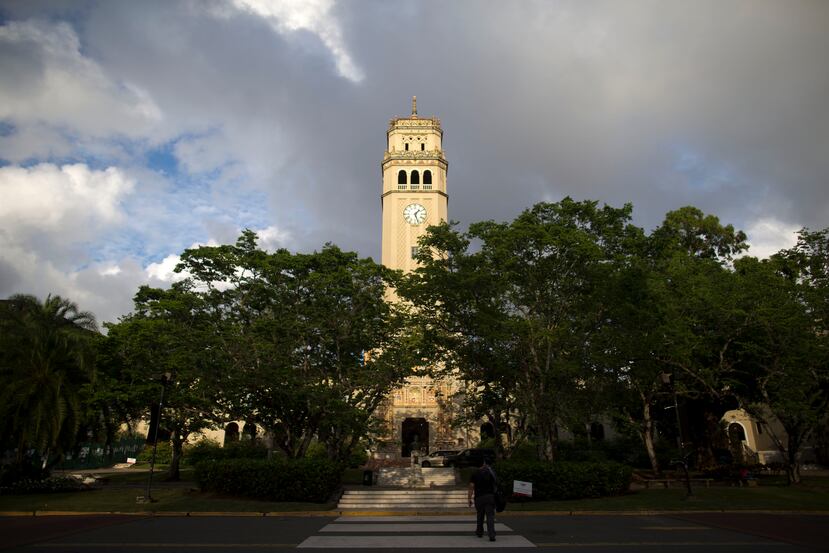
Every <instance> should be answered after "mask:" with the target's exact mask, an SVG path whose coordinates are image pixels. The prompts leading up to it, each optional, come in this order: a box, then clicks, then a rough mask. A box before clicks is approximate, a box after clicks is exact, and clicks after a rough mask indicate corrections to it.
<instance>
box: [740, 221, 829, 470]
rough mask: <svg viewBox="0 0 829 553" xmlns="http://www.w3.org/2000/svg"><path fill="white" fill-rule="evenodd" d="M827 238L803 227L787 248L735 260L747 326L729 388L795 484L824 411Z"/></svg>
mask: <svg viewBox="0 0 829 553" xmlns="http://www.w3.org/2000/svg"><path fill="white" fill-rule="evenodd" d="M826 237H827V232H826V231H821V232H817V233H814V232H809V231H802V232H801V233H800V239H799V240H798V244H797V245H796V246H795V247H794V248H792V249H789V250H784V251H782V252H779V253H778V254H776V255H774V256H773V257H772V259H770V260H764V261H758V260H757V259H755V258H744V259H741V260H739V261H738V262H737V263H736V264H735V268H736V275H737V278H738V279H739V286H738V290H739V296H738V297H739V301H740V302H741V303H742V304H743V306H744V308H745V309H746V312H747V313H748V314H749V320H750V324H749V325H748V326H747V328H746V329H745V332H744V333H743V335H742V336H740V339H739V343H738V346H739V350H738V352H737V353H736V354H735V355H734V357H735V363H734V366H735V371H734V377H733V379H732V387H733V390H734V391H735V393H736V394H738V396H739V397H740V399H741V400H742V401H741V403H742V406H743V407H744V408H745V409H746V410H747V411H748V412H749V413H750V414H751V415H752V416H753V417H754V418H755V419H756V420H757V421H758V422H759V423H760V424H762V425H763V427H764V428H765V429H767V431H768V434H769V436H771V438H772V440H773V441H774V443H775V445H776V447H777V449H778V450H779V451H780V452H781V454H782V455H783V456H784V459H785V462H786V474H787V477H788V481H789V483H791V484H797V483H799V482H800V465H801V459H802V453H803V448H804V446H805V445H806V444H808V443H809V442H810V441H812V440H813V439H814V438H815V437H816V434H817V433H818V432H819V431H820V430H821V429H822V428H825V426H826V423H827V412H829V334H827V327H826V324H827V323H826V319H825V313H826V311H825V308H826V305H827V296H826V290H827V288H826V275H827V273H826V268H827V267H829V263H827V251H829V249H827V240H826ZM775 423H779V424H780V426H782V427H783V429H784V430H785V436H784V435H782V434H779V433H778V432H777V431H776V428H777V425H776V424H775Z"/></svg>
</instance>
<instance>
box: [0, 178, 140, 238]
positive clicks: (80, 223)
mask: <svg viewBox="0 0 829 553" xmlns="http://www.w3.org/2000/svg"><path fill="white" fill-rule="evenodd" d="M133 187H134V183H133V182H132V181H131V180H130V179H129V178H127V177H126V176H125V175H124V174H123V173H122V172H121V171H120V170H119V169H117V168H115V167H110V168H108V169H105V170H101V171H99V170H92V169H90V168H89V167H88V166H86V165H84V164H81V163H77V164H73V165H64V166H62V167H58V166H56V165H53V164H51V163H42V164H39V165H35V166H33V167H29V168H26V167H17V166H7V167H2V168H0V196H2V197H3V202H2V203H0V228H2V229H3V230H4V231H5V232H6V233H7V234H13V233H15V232H17V231H19V230H21V228H37V229H38V230H39V231H42V232H50V233H55V234H56V236H55V238H59V237H60V236H63V237H66V236H72V237H75V238H78V237H86V236H89V235H90V234H91V233H93V232H95V230H96V229H98V228H100V227H101V226H103V225H108V224H114V223H117V222H119V221H120V220H122V219H123V216H124V214H123V211H122V209H121V204H122V202H123V199H124V196H126V195H128V194H129V193H131V192H132V190H133Z"/></svg>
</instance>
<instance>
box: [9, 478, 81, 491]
mask: <svg viewBox="0 0 829 553" xmlns="http://www.w3.org/2000/svg"><path fill="white" fill-rule="evenodd" d="M85 489H89V488H88V487H87V486H84V484H83V483H82V482H81V481H80V480H78V479H77V478H72V477H70V476H52V477H50V478H43V479H31V478H24V479H23V480H18V481H16V482H12V483H10V484H8V485H6V486H3V487H2V488H0V493H2V494H4V495H8V494H32V493H57V492H77V491H80V490H85Z"/></svg>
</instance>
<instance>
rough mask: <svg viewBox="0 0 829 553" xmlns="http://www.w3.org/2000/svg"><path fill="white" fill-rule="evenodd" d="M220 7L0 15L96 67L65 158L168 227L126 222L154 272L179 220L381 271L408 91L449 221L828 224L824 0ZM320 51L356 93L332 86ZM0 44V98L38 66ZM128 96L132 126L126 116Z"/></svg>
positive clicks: (22, 10) (118, 4) (105, 4)
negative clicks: (631, 210) (391, 124)
mask: <svg viewBox="0 0 829 553" xmlns="http://www.w3.org/2000/svg"><path fill="white" fill-rule="evenodd" d="M238 1H239V0H237V3H236V4H234V2H233V1H232V0H227V1H222V0H211V1H195V0H181V1H179V2H169V1H142V2H132V1H101V2H93V1H88V2H79V3H76V4H73V5H72V7H71V9H68V8H67V4H66V3H64V2H48V1H38V2H11V3H7V4H5V5H4V6H3V7H0V15H2V17H3V18H5V21H12V20H20V21H29V20H31V18H34V19H36V20H37V21H38V23H37V25H39V27H38V28H39V29H47V28H48V27H47V25H48V24H49V23H48V22H51V21H62V22H64V24H65V25H66V26H68V27H69V28H71V29H72V32H74V33H77V38H78V43H79V50H78V52H79V53H78V55H82V56H84V57H85V59H86V60H88V61H89V64H90V65H89V67H91V68H89V71H90V74H92V75H98V73H97V72H96V71H97V68H100V76H99V80H100V82H99V83H98V84H96V88H94V91H96V93H100V94H101V95H104V94H114V95H115V96H116V100H117V101H113V102H112V105H111V106H110V107H108V108H107V109H101V110H99V111H100V113H96V114H93V115H91V116H90V117H99V118H101V119H102V120H105V123H106V124H103V123H102V124H97V125H96V124H92V123H89V124H86V125H80V124H78V126H79V127H84V126H85V127H88V128H90V129H92V131H89V133H88V134H91V135H93V136H86V135H84V134H83V132H82V130H81V131H78V133H79V134H80V135H81V138H82V139H83V140H82V141H79V142H78V143H80V144H82V145H83V147H77V148H76V151H75V153H74V155H75V156H76V158H75V159H74V160H75V161H77V162H84V161H85V160H86V158H84V157H83V156H84V155H85V154H88V153H89V152H90V151H95V152H98V151H106V149H107V148H114V149H118V148H120V150H118V151H119V152H121V154H120V157H117V158H114V159H116V161H118V162H123V165H124V166H125V170H128V171H129V174H130V175H132V176H134V177H135V180H136V185H135V186H136V188H135V191H134V193H133V194H132V196H131V198H135V200H133V201H135V202H137V201H142V202H143V205H144V206H153V205H155V204H156V203H158V202H162V203H163V204H164V205H165V209H166V210H168V211H169V213H170V215H166V212H165V215H164V217H161V216H156V218H153V217H152V214H151V213H149V212H148V208H146V207H144V208H142V207H141V206H137V205H133V206H132V207H131V208H129V209H128V210H127V211H128V212H129V213H141V214H146V218H147V219H148V220H149V221H150V222H151V223H152V224H153V225H156V226H157V227H158V228H156V229H154V230H153V231H149V230H148V231H145V234H144V235H143V236H144V237H145V238H146V239H147V240H150V237H153V236H156V237H157V236H161V237H163V239H162V240H157V239H156V238H152V240H154V241H155V242H156V245H155V246H154V247H155V248H156V249H155V250H153V251H154V254H155V258H154V259H156V260H160V259H161V258H163V257H164V256H166V255H168V254H175V253H179V252H180V251H181V249H182V248H184V247H187V246H189V245H190V243H192V234H193V232H190V233H185V232H178V231H175V232H171V231H170V229H178V228H185V227H187V226H188V225H189V227H190V228H198V229H201V231H202V232H203V233H204V237H203V241H206V240H207V239H208V238H216V239H222V240H226V239H227V237H228V235H229V234H230V233H232V232H233V229H234V228H235V227H242V226H252V227H256V228H264V227H265V226H268V225H273V226H274V227H276V228H277V229H278V230H279V231H280V232H287V233H289V234H290V236H291V242H290V243H288V244H286V245H287V246H288V247H290V248H292V249H302V250H308V249H312V248H319V247H320V246H321V245H322V244H323V243H325V242H328V241H333V242H335V243H337V244H339V245H340V246H342V247H344V248H349V249H357V250H359V251H360V252H361V253H362V254H364V255H372V256H374V257H375V258H377V257H379V255H378V254H379V241H380V200H379V196H380V188H381V174H380V161H381V160H382V156H383V151H384V148H385V131H386V128H387V125H388V120H389V119H390V118H392V117H396V116H404V115H408V113H409V106H410V104H409V102H410V98H411V96H412V95H417V96H418V104H419V112H420V114H421V115H425V116H437V117H439V118H440V119H441V120H442V122H443V128H444V131H445V137H444V138H445V140H444V147H445V150H446V155H447V158H448V160H449V194H450V203H449V210H450V211H449V212H450V217H451V218H452V219H457V220H460V221H461V222H462V224H467V223H469V222H472V221H475V220H480V219H487V218H494V219H500V220H504V219H510V218H512V217H514V216H515V215H516V214H517V213H518V212H520V211H521V210H522V209H524V208H526V207H529V206H530V205H532V204H534V203H536V202H538V201H543V200H549V201H555V200H559V199H561V198H562V197H564V196H566V195H570V196H572V197H574V198H577V199H595V200H599V201H601V202H607V203H610V204H612V205H621V204H623V203H625V202H632V203H633V204H634V207H635V214H636V222H637V223H638V224H640V225H642V226H645V227H647V228H651V227H653V226H654V225H656V224H658V223H659V222H660V221H661V219H662V217H663V216H664V214H665V212H666V211H668V210H670V209H675V208H678V207H680V206H683V205H687V204H693V205H696V206H698V207H700V208H702V209H703V210H705V211H707V212H712V213H715V214H717V215H719V216H720V217H721V218H722V219H723V220H724V221H726V222H729V223H734V224H735V225H737V226H738V227H742V228H746V229H749V228H750V227H752V226H754V225H755V224H757V223H758V221H766V222H767V223H768V224H767V225H766V228H767V229H770V230H768V233H769V234H772V235H773V233H774V232H775V229H776V228H778V226H779V227H780V228H782V227H787V228H791V227H799V226H802V225H805V226H810V227H814V228H817V227H824V226H827V224H829V195H828V194H826V187H827V183H826V176H827V174H829V112H827V109H826V98H829V69H827V67H829V66H827V63H826V53H827V52H829V33H827V32H826V29H827V28H829V3H826V2H822V1H817V0H816V1H813V2H806V1H795V0H792V1H787V2H778V1H771V0H746V1H740V0H733V1H728V2H722V1H713V0H699V1H695V2H687V1H684V0H683V1H674V2H665V1H649V0H640V1H636V2H589V3H588V2H583V1H576V0H573V1H558V2H552V1H544V2H530V1H515V2H503V1H499V2H495V1H489V2H482V1H477V0H475V1H472V0H469V1H466V0H454V1H452V2H445V1H436V0H435V1H419V2H391V1H388V0H377V1H357V0H349V1H344V2H340V3H338V4H336V5H335V6H334V7H333V9H332V10H331V12H330V13H329V14H328V15H327V16H325V17H327V19H326V20H325V25H323V26H318V27H314V26H313V25H311V26H310V27H309V26H306V27H304V28H303V27H301V26H300V28H295V29H294V30H290V29H288V28H287V27H285V26H284V25H282V26H280V25H281V24H280V25H278V24H276V23H275V20H274V19H273V18H271V19H269V18H268V17H263V16H262V13H260V12H257V11H256V10H255V9H242V8H240V7H239V5H238ZM247 1H248V2H249V3H252V0H247ZM253 3H255V2H253ZM261 5H262V6H266V3H265V2H264V0H262V2H261ZM278 5H281V3H279V2H276V3H274V4H273V5H272V6H270V8H273V7H274V6H278ZM317 5H322V3H317ZM248 7H250V6H248ZM266 7H267V6H266ZM283 8H284V6H283ZM306 8H307V6H303V5H301V4H299V3H297V4H295V5H294V6H293V8H291V9H292V10H295V11H296V10H300V11H301V10H304V9H306ZM280 9H282V8H280ZM291 9H289V10H288V11H289V12H290V10H291ZM277 11H278V10H277ZM283 12H284V10H283ZM317 15H318V16H319V14H317ZM323 15H324V14H323ZM332 29H334V31H336V32H334V31H332ZM42 32H43V33H46V31H45V30H44V31H42ZM326 33H328V34H326ZM332 33H333V34H332ZM37 36H40V35H37ZM332 36H334V37H335V38H334V39H332V38H331V37H332ZM337 37H339V38H337ZM332 40H333V41H334V42H332ZM337 40H341V42H339V43H337V42H336V41H337ZM332 43H333V44H335V46H334V47H332ZM337 44H339V46H341V47H342V48H343V51H344V52H345V54H346V55H347V56H349V57H350V61H351V62H353V64H354V65H355V66H356V67H357V69H358V70H359V71H358V73H359V74H360V75H362V77H363V78H362V79H356V78H352V79H349V78H347V77H344V76H343V74H342V63H341V62H342V52H340V53H338V52H337V51H336V48H337ZM14 48H19V45H17V44H12V43H10V46H8V49H7V50H6V51H4V52H0V54H2V55H0V61H2V62H3V63H4V64H6V65H4V67H5V66H9V67H11V68H12V69H13V70H14V71H15V74H19V77H18V78H19V82H27V81H26V79H34V78H35V77H36V76H37V75H39V74H43V73H44V70H43V68H42V67H40V66H38V65H36V64H35V63H32V62H28V61H25V60H27V59H30V58H31V56H30V55H29V54H27V53H26V52H25V51H15V50H14ZM15 52H17V53H15ZM29 53H31V52H29ZM33 59H38V60H39V58H33ZM47 61H48V60H47ZM37 63H38V64H40V63H41V62H40V61H38V62H37ZM80 66H82V67H87V65H83V64H81V65H80ZM352 77H353V75H352ZM18 78H16V80H17V79H18ZM136 98H137V100H136ZM139 101H140V102H143V103H142V104H141V105H144V106H145V107H146V110H149V111H147V113H149V114H150V116H145V115H144V112H142V115H141V117H138V116H135V114H133V113H132V112H129V110H127V111H126V112H125V108H124V106H125V105H127V106H128V105H130V102H139ZM156 107H157V109H158V114H157V115H155V114H154V112H153V111H152V110H153V109H154V108H156ZM107 110H109V111H107ZM122 112H124V113H122ZM112 114H115V115H112ZM67 120H68V121H70V122H71V121H74V120H72V119H67ZM110 121H111V122H112V123H111V124H110V123H109V122H110ZM133 121H137V122H138V123H137V124H135V125H134V124H133V123H132V122H133ZM11 124H13V125H14V124H16V122H15V121H11ZM49 124H50V121H48V120H44V121H38V125H40V126H41V127H43V126H48V125H49ZM138 124H140V125H143V126H138V127H136V125H138ZM64 126H66V125H65V124H64ZM37 128H38V129H39V128H40V127H37ZM60 128H61V129H63V128H64V127H60ZM113 129H114V130H113ZM70 130H71V129H70ZM107 132H109V133H110V135H106V136H104V135H105V134H106V133H107ZM30 135H31V133H30ZM32 136H40V135H32ZM122 136H128V137H130V140H131V141H132V142H130V143H129V144H128V145H127V146H123V144H121V142H119V140H120V139H121V137H122ZM3 139H4V140H6V141H7V143H8V140H11V139H10V138H9V137H3ZM111 140H114V142H113V143H110V142H107V141H111ZM113 144H114V145H113ZM158 148H167V149H168V150H169V151H170V152H172V155H175V156H178V158H179V159H178V170H180V171H182V172H188V171H189V172H190V174H188V175H186V177H187V178H186V179H180V178H178V176H177V175H175V174H170V175H163V179H162V180H164V182H170V183H171V184H170V185H169V187H166V188H165V189H164V190H163V196H162V195H161V194H162V192H158V190H160V189H161V188H160V187H159V186H156V185H153V184H152V181H153V180H154V179H153V178H149V179H147V178H144V177H143V176H142V175H146V173H147V172H148V169H147V168H146V167H143V166H141V165H142V163H144V157H145V155H146V152H147V151H152V150H153V149H158ZM20 149H24V148H23V146H20ZM41 149H45V148H41ZM122 150H123V151H122ZM123 152H127V153H123ZM130 152H133V154H132V157H129V154H130ZM134 152H137V153H134ZM16 155H17V154H16ZM96 155H99V156H100V155H101V154H96ZM0 157H2V152H0ZM18 157H21V158H24V159H25V156H24V155H23V154H19V155H18ZM70 157H71V156H70ZM110 162H112V161H111V160H107V163H110ZM159 178H162V177H159ZM176 187H180V188H182V189H183V188H185V187H186V188H187V190H186V196H187V197H188V198H192V197H194V196H197V195H199V194H201V195H202V196H203V198H202V201H201V202H200V203H199V204H198V210H194V209H191V206H192V205H193V203H192V202H191V203H187V204H185V203H183V204H182V205H181V206H180V207H179V208H178V211H177V212H176V204H175V199H176V198H177V196H176V194H175V192H176V190H175V189H176ZM182 195H185V194H184V193H182ZM211 205H212V206H214V207H216V208H217V209H215V210H213V209H211ZM237 206H238V207H237ZM263 210H264V211H266V212H267V213H266V216H267V217H269V218H270V219H269V220H266V221H263V220H261V219H262V215H261V212H262V211H263ZM150 211H151V210H150ZM228 213H236V216H235V217H233V216H230V215H228ZM142 216H143V215H142ZM173 217H175V218H176V219H177V221H176V224H175V225H172V223H169V220H170V219H172V218H173ZM165 221H168V222H165ZM167 224H169V225H170V226H169V227H166V226H165V225H167ZM165 240H166V241H168V242H167V243H166V247H167V248H168V249H167V250H164V251H161V250H160V249H158V248H160V247H161V246H160V245H159V244H161V245H164V244H165ZM60 247H61V246H60V245H59V244H58V245H55V247H54V248H47V249H46V250H44V251H51V250H54V249H55V248H60ZM93 257H95V256H93ZM134 269H135V271H133V273H137V272H140V268H134ZM133 273H131V274H133ZM136 278H137V277H136ZM130 285H131V284H130Z"/></svg>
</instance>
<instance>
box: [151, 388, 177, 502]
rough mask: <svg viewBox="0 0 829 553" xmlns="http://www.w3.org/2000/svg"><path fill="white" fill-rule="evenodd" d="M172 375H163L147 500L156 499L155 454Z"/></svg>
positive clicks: (154, 432)
mask: <svg viewBox="0 0 829 553" xmlns="http://www.w3.org/2000/svg"><path fill="white" fill-rule="evenodd" d="M171 376H172V375H171V374H170V373H169V372H166V373H164V374H163V375H162V377H161V398H159V400H158V418H157V420H156V424H155V428H153V456H152V457H151V458H150V475H149V477H148V478H147V501H150V502H152V501H154V499H153V496H152V487H153V471H154V470H155V455H156V452H157V451H158V427H159V426H161V410H162V409H163V408H164V390H165V389H166V388H167V383H168V382H169V381H170V377H171Z"/></svg>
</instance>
